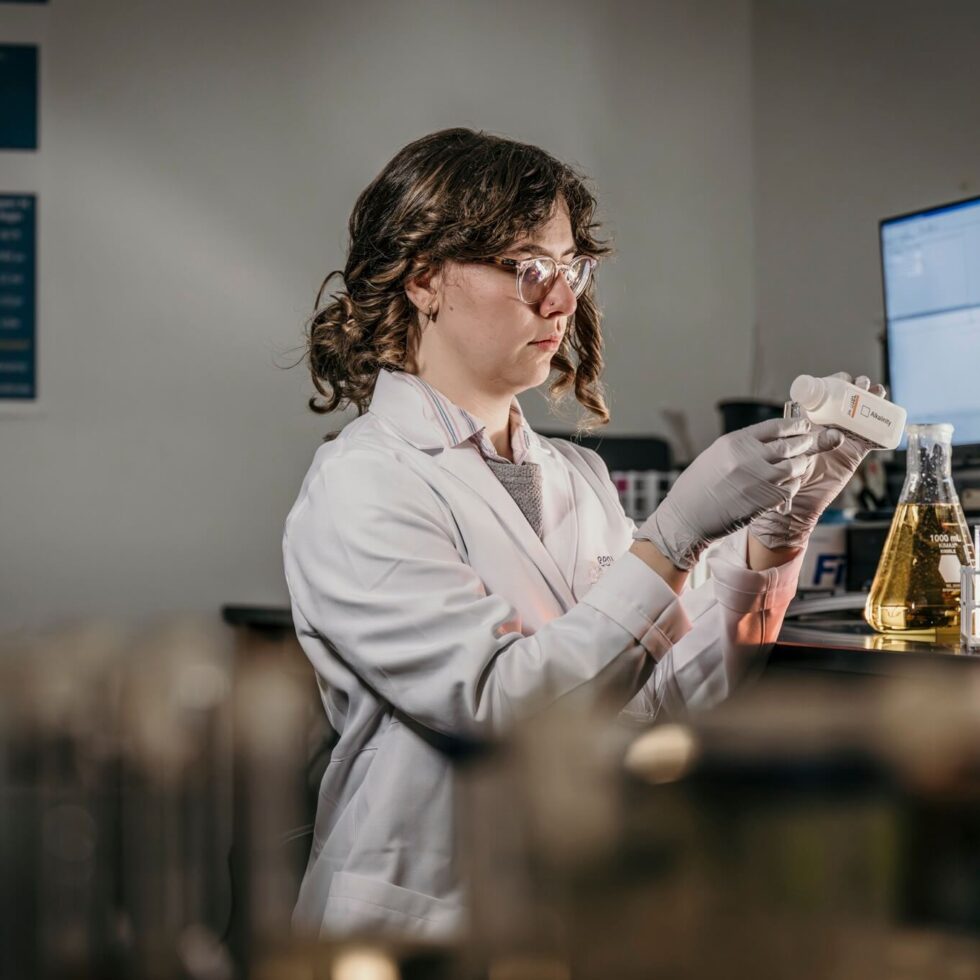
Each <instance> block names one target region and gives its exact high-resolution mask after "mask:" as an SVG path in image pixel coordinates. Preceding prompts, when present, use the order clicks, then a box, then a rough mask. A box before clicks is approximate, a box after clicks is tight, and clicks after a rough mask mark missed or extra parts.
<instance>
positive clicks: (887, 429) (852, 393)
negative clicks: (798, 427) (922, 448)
mask: <svg viewBox="0 0 980 980" xmlns="http://www.w3.org/2000/svg"><path fill="white" fill-rule="evenodd" d="M789 395H790V398H792V399H793V401H795V402H799V403H800V406H801V407H802V408H803V411H804V412H806V414H807V417H808V418H809V419H810V421H811V422H816V423H817V425H832V426H833V427H834V428H836V429H846V430H847V431H848V432H853V433H854V434H855V435H859V436H861V437H863V438H864V439H867V440H868V442H873V443H874V444H875V445H876V446H878V447H879V448H880V449H894V448H895V447H896V446H897V445H898V444H899V443H900V442H901V441H902V433H903V432H904V431H905V418H906V411H905V409H904V408H902V407H901V405H896V404H894V402H890V401H888V400H886V399H884V398H879V397H878V395H872V394H871V393H870V392H867V391H865V390H864V389H863V388H858V386H857V385H852V384H850V383H849V382H847V381H843V380H841V379H840V378H814V377H812V376H811V375H809V374H801V375H800V376H799V377H798V378H797V379H796V380H795V381H794V382H793V384H792V386H791V387H790V389H789Z"/></svg>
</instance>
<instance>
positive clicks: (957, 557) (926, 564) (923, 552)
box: [864, 423, 973, 633]
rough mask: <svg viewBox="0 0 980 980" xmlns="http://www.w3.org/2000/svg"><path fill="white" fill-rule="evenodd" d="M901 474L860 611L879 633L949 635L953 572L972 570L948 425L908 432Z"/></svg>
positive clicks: (953, 614) (953, 622)
mask: <svg viewBox="0 0 980 980" xmlns="http://www.w3.org/2000/svg"><path fill="white" fill-rule="evenodd" d="M908 435H909V450H908V473H907V475H906V477H905V484H904V486H903V487H902V495H901V497H900V498H899V501H898V507H897V509H896V511H895V516H894V518H893V519H892V526H891V529H890V530H889V532H888V538H887V540H886V541H885V547H884V550H883V551H882V555H881V561H880V562H879V563H878V570H877V572H876V573H875V577H874V582H873V583H872V585H871V592H870V593H869V595H868V601H867V603H866V604H865V608H864V618H865V619H866V620H867V622H868V624H869V625H870V626H872V627H873V628H874V629H876V630H878V631H879V632H882V633H884V632H892V631H900V632H901V631H917V630H937V629H938V630H956V629H958V628H959V625H960V622H959V621H960V566H961V565H972V564H973V547H972V545H971V543H970V537H969V533H968V531H967V527H966V520H965V518H964V516H963V508H962V507H961V506H960V501H959V497H958V496H957V495H956V488H955V487H954V486H953V478H952V472H951V462H950V457H951V453H952V442H953V427H952V425H949V424H948V423H940V424H936V425H910V426H909V427H908Z"/></svg>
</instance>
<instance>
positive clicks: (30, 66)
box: [0, 44, 37, 150]
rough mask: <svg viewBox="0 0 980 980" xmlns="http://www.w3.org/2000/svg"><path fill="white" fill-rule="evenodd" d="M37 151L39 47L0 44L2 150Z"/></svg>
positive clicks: (0, 136)
mask: <svg viewBox="0 0 980 980" xmlns="http://www.w3.org/2000/svg"><path fill="white" fill-rule="evenodd" d="M36 149H37V45H36V44H0V150H36Z"/></svg>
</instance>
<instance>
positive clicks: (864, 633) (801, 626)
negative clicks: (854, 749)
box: [769, 595, 980, 676]
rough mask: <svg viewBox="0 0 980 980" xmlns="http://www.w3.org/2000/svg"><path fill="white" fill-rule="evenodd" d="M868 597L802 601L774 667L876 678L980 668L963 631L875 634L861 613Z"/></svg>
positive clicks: (791, 614) (979, 656)
mask: <svg viewBox="0 0 980 980" xmlns="http://www.w3.org/2000/svg"><path fill="white" fill-rule="evenodd" d="M865 598H866V597H865V596H864V595H842V596H831V597H822V598H813V599H797V600H796V601H795V602H793V603H792V605H791V606H790V608H789V610H788V611H787V614H786V620H785V622H784V624H783V628H782V631H781V632H780V634H779V639H778V640H777V642H776V645H775V647H774V648H773V650H772V653H771V655H770V658H769V667H770V669H775V670H804V671H812V670H818V671H830V672H833V673H845V674H862V675H877V676H891V675H895V674H900V673H904V672H907V671H910V670H913V671H914V670H921V669H923V668H927V667H933V668H942V669H951V670H963V669H974V668H976V669H980V650H977V651H968V650H966V649H965V648H963V647H962V646H961V644H960V637H959V634H958V633H936V632H935V631H932V632H926V633H907V634H895V633H892V634H882V633H876V632H875V631H874V630H872V629H871V627H870V626H868V625H867V624H866V623H865V622H864V619H863V617H862V615H861V612H862V610H863V608H864V600H865Z"/></svg>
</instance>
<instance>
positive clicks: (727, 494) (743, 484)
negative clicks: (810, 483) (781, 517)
mask: <svg viewBox="0 0 980 980" xmlns="http://www.w3.org/2000/svg"><path fill="white" fill-rule="evenodd" d="M814 441H815V437H814V436H813V435H812V434H811V432H810V421H809V419H769V420H768V421H766V422H759V423H757V424H756V425H750V426H748V427H747V428H745V429H739V430H738V431H737V432H729V433H728V434H727V435H724V436H722V437H721V438H719V439H716V440H715V441H714V442H713V443H712V444H711V445H710V446H709V447H708V448H707V449H706V450H705V451H704V452H703V453H701V455H700V456H698V457H697V458H696V459H695V460H694V462H692V463H691V464H690V466H688V467H687V468H686V469H685V470H684V472H683V473H681V475H680V476H679V477H678V478H677V480H676V481H675V482H674V485H673V487H671V489H670V492H669V493H668V494H667V496H666V497H665V498H664V500H663V501H662V502H661V504H660V506H659V507H658V508H657V509H656V510H655V511H654V512H653V513H652V514H651V515H650V516H649V517H648V518H647V519H646V521H644V522H643V524H642V525H641V526H640V527H639V528H638V529H637V531H636V532H635V533H634V535H633V537H634V538H635V539H636V540H638V541H650V542H652V543H653V544H654V545H655V546H656V547H657V548H658V549H659V550H660V551H661V552H662V553H663V554H664V556H665V557H666V558H668V559H669V560H670V562H671V564H672V565H674V566H675V567H676V568H680V569H685V570H688V569H690V568H693V567H694V564H695V563H696V562H697V560H698V556H699V555H700V554H701V552H702V551H704V549H705V548H706V547H707V546H708V545H709V544H710V543H711V542H712V541H715V540H717V539H718V538H723V537H725V536H726V535H728V534H731V533H732V531H736V530H738V529H739V528H740V527H744V526H745V525H746V524H748V523H749V521H751V520H752V518H753V517H755V516H756V515H757V514H761V513H762V512H763V511H765V510H769V509H770V508H772V507H775V506H777V505H778V504H781V503H785V502H787V501H789V500H792V498H793V495H794V494H795V493H796V491H797V490H798V489H799V487H800V481H801V480H802V479H803V476H804V475H805V473H806V471H807V469H808V467H809V465H810V457H809V456H807V455H806V453H807V451H808V450H810V449H812V448H813V446H814Z"/></svg>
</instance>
